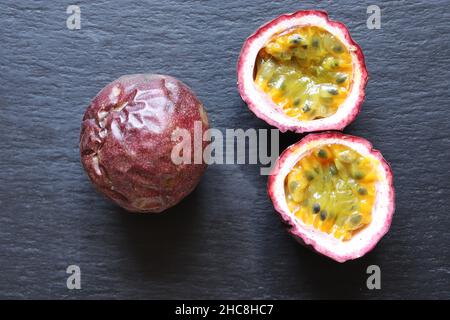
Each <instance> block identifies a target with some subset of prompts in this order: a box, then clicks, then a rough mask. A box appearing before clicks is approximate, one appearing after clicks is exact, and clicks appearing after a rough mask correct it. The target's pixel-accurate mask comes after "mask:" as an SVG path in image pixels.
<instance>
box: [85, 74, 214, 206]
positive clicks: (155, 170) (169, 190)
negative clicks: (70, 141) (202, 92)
mask: <svg viewBox="0 0 450 320" xmlns="http://www.w3.org/2000/svg"><path fill="white" fill-rule="evenodd" d="M196 121H200V123H201V124H202V126H201V128H202V135H203V133H204V132H205V131H206V130H207V129H208V118H207V115H206V112H205V111H204V109H203V106H202V104H201V102H200V101H199V100H198V99H197V97H196V96H195V94H194V93H193V92H192V90H191V89H190V88H189V87H187V86H186V85H185V84H183V83H182V82H181V81H179V80H177V79H175V78H173V77H170V76H165V75H153V74H136V75H127V76H122V77H120V78H119V79H117V80H115V81H113V82H111V83H110V84H108V85H107V86H106V87H105V88H103V89H102V90H101V91H100V92H99V93H98V95H97V96H96V97H95V98H94V100H93V101H92V102H91V104H90V105H89V106H88V108H87V110H86V113H85V114H84V117H83V121H82V125H81V134H80V156H81V162H82V164H83V167H84V169H85V170H86V173H87V174H88V176H89V178H90V179H91V181H92V183H93V184H94V185H95V187H96V189H97V190H98V191H100V192H101V193H103V194H104V195H105V196H107V197H108V198H110V199H111V200H112V201H114V202H115V203H117V204H118V205H119V206H121V207H123V208H124V209H126V210H128V211H132V212H143V213H146V212H161V211H164V210H166V209H167V208H169V207H172V206H174V205H175V204H177V203H178V202H179V201H181V200H182V199H183V198H184V197H185V196H187V195H188V194H189V193H191V192H192V190H193V189H194V188H195V187H196V185H197V184H198V182H199V181H200V178H201V177H202V175H203V173H204V171H205V169H206V164H205V163H204V162H202V163H200V164H178V165H177V164H175V163H174V162H173V161H172V159H171V153H172V149H173V147H174V146H175V145H176V144H177V143H178V141H172V140H173V139H172V138H171V137H172V134H173V132H174V130H176V129H186V130H188V131H189V132H190V134H191V137H194V123H195V122H196ZM201 145H202V149H204V148H205V146H206V142H203V141H202V144H201Z"/></svg>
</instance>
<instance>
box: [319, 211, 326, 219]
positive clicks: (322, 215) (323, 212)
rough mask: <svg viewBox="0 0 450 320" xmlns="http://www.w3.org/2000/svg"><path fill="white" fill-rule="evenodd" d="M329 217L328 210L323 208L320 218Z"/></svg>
mask: <svg viewBox="0 0 450 320" xmlns="http://www.w3.org/2000/svg"><path fill="white" fill-rule="evenodd" d="M326 218H327V211H326V210H322V211H321V212H320V220H322V221H323V220H325V219H326Z"/></svg>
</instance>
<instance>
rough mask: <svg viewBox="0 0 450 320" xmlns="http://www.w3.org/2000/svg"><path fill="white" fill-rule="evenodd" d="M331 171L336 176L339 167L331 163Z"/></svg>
mask: <svg viewBox="0 0 450 320" xmlns="http://www.w3.org/2000/svg"><path fill="white" fill-rule="evenodd" d="M330 173H331V174H332V175H333V176H335V175H336V174H337V168H336V166H335V165H334V164H330Z"/></svg>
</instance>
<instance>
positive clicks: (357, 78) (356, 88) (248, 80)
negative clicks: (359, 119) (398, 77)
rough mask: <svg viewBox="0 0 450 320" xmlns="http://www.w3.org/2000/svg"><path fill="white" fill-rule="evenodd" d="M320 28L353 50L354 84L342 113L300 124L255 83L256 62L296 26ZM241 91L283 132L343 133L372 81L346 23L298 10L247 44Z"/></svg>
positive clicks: (251, 105) (250, 104) (241, 58)
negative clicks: (267, 46) (276, 39)
mask: <svg viewBox="0 0 450 320" xmlns="http://www.w3.org/2000/svg"><path fill="white" fill-rule="evenodd" d="M302 25H317V26H321V27H323V28H324V29H326V30H328V31H330V32H331V33H332V34H333V35H335V36H336V37H338V39H339V40H340V41H341V42H342V43H343V44H344V45H345V46H346V47H347V48H348V49H349V51H350V54H351V55H352V60H353V61H354V65H353V69H354V75H353V80H352V81H353V83H352V88H351V91H350V94H349V96H348V98H347V99H346V101H345V102H344V103H343V104H342V105H341V106H340V107H339V109H338V111H337V112H336V113H335V114H333V115H331V116H329V117H326V118H323V119H317V120H313V121H299V120H297V119H295V118H292V117H290V116H288V115H286V114H285V113H283V112H282V111H281V110H280V109H279V107H278V106H277V105H276V104H275V103H273V101H271V100H270V99H268V97H267V96H266V95H265V94H264V93H263V92H262V91H261V89H259V88H258V87H257V86H256V85H255V83H254V80H253V72H254V68H255V61H256V58H257V55H258V52H259V50H260V49H261V48H262V47H263V46H264V45H265V43H267V41H268V40H270V38H271V37H272V36H273V35H275V34H277V33H279V32H281V31H284V30H286V29H289V28H291V27H294V26H302ZM237 70H238V81H237V84H238V89H239V93H240V95H241V97H242V99H243V100H244V101H245V102H246V103H247V105H248V107H249V109H250V110H251V111H252V112H253V113H254V114H255V115H256V116H257V117H259V118H260V119H262V120H264V121H266V122H267V123H268V124H270V125H273V126H275V127H277V128H278V129H279V130H280V131H281V132H285V131H295V132H298V133H302V132H313V131H321V130H342V129H343V128H345V127H346V126H347V125H348V124H349V123H351V122H352V121H353V120H354V119H355V117H356V116H357V115H358V113H359V111H360V109H361V105H362V102H363V101H364V97H365V87H366V84H367V80H368V74H367V69H366V66H365V62H364V55H363V53H362V50H361V48H360V47H359V45H358V44H357V43H356V42H355V41H354V40H353V39H352V38H351V36H350V34H349V32H348V29H347V28H346V27H345V25H344V24H342V23H340V22H337V21H331V20H329V18H328V14H327V13H326V12H324V11H319V10H304V11H297V12H295V13H291V14H285V15H282V16H279V17H278V18H276V19H274V20H272V21H270V22H268V23H266V24H264V25H263V26H261V27H260V28H259V29H258V30H257V31H256V32H255V33H254V34H252V35H251V36H250V37H249V38H247V40H246V41H245V43H244V45H243V47H242V50H241V53H240V55H239V60H238V66H237Z"/></svg>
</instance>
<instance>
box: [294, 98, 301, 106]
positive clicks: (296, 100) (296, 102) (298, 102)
mask: <svg viewBox="0 0 450 320" xmlns="http://www.w3.org/2000/svg"><path fill="white" fill-rule="evenodd" d="M299 104H300V98H295V99H294V107H298V106H299Z"/></svg>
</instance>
